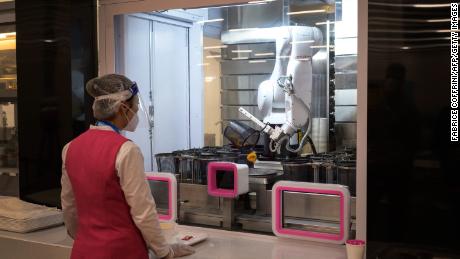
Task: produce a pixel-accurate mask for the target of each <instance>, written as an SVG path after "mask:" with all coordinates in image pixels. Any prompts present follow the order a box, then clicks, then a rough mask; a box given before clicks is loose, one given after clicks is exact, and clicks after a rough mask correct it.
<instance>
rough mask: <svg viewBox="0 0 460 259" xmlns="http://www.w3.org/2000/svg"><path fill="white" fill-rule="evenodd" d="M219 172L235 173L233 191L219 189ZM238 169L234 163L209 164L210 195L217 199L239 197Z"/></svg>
mask: <svg viewBox="0 0 460 259" xmlns="http://www.w3.org/2000/svg"><path fill="white" fill-rule="evenodd" d="M217 170H225V171H232V172H233V189H232V190H229V189H220V188H218V187H217V182H216V174H217ZM237 170H238V169H237V167H236V165H235V164H233V163H225V162H218V163H213V162H211V163H209V164H208V194H209V195H211V196H215V197H224V198H235V197H237V196H238V173H237Z"/></svg>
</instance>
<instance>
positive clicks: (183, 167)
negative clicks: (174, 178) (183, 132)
mask: <svg viewBox="0 0 460 259" xmlns="http://www.w3.org/2000/svg"><path fill="white" fill-rule="evenodd" d="M178 159H179V174H180V181H181V182H183V183H192V182H193V164H194V160H195V159H196V157H195V156H194V155H181V156H180V157H179V158H178Z"/></svg>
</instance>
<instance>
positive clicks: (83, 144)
mask: <svg viewBox="0 0 460 259" xmlns="http://www.w3.org/2000/svg"><path fill="white" fill-rule="evenodd" d="M126 141H128V139H126V138H124V137H123V136H121V135H120V134H118V133H116V132H114V131H107V130H96V129H92V130H88V131H86V132H85V133H83V134H82V135H80V136H79V137H77V138H76V139H74V140H73V141H72V142H71V143H70V146H69V149H68V151H67V157H66V161H65V167H66V170H67V174H68V175H69V179H70V182H71V184H72V188H73V192H74V194H75V200H76V206H77V215H78V231H77V234H76V237H75V242H74V245H73V248H72V256H71V259H83V258H85V259H90V258H91V259H92V258H94V259H105V258H107V259H109V258H110V259H128V258H129V259H148V251H147V246H146V243H145V241H144V239H143V238H142V235H141V233H140V231H139V229H138V228H137V227H136V225H135V224H134V222H133V220H132V218H131V214H130V212H129V210H130V208H129V205H128V203H127V202H126V199H125V197H124V194H123V191H122V189H121V187H120V180H119V178H118V176H117V171H116V169H115V160H116V157H117V154H118V151H119V150H120V147H121V146H122V145H123V143H125V142H126Z"/></svg>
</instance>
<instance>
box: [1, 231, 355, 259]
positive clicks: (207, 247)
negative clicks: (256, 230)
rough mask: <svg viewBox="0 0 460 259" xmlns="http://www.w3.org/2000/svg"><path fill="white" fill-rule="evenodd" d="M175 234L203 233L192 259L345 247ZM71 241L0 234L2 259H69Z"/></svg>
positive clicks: (289, 257) (285, 256)
mask: <svg viewBox="0 0 460 259" xmlns="http://www.w3.org/2000/svg"><path fill="white" fill-rule="evenodd" d="M178 230H179V231H180V230H184V231H191V232H204V233H207V234H208V235H209V238H208V240H206V241H205V242H203V243H201V244H197V245H196V246H195V248H196V253H195V254H194V255H192V256H189V257H186V258H195V259H211V258H212V259H216V258H219V259H238V258H240V259H257V258H261V259H262V258H263V259H268V258H273V259H275V258H276V259H297V258H298V259H301V258H302V259H305V258H315V259H323V258H324V259H345V258H346V254H345V247H344V246H337V245H327V244H321V243H313V242H306V241H300V240H292V239H282V238H277V237H274V236H267V235H259V234H250V233H241V232H232V231H225V230H218V229H209V228H198V227H190V226H179V227H178ZM71 246H72V240H71V239H70V238H69V237H68V236H67V234H66V231H65V228H64V227H63V226H60V227H56V228H51V229H47V230H41V231H36V232H33V233H28V234H18V233H11V232H4V231H0V251H1V252H0V258H2V259H13V258H14V259H26V258H34V259H42V258H43V259H45V258H46V259H63V258H69V256H70V251H71Z"/></svg>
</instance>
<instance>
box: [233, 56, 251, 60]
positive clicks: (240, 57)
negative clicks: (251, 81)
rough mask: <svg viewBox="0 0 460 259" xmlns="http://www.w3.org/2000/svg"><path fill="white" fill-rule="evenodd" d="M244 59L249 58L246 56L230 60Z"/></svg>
mask: <svg viewBox="0 0 460 259" xmlns="http://www.w3.org/2000/svg"><path fill="white" fill-rule="evenodd" d="M244 59H249V58H248V57H237V58H232V60H244Z"/></svg>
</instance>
